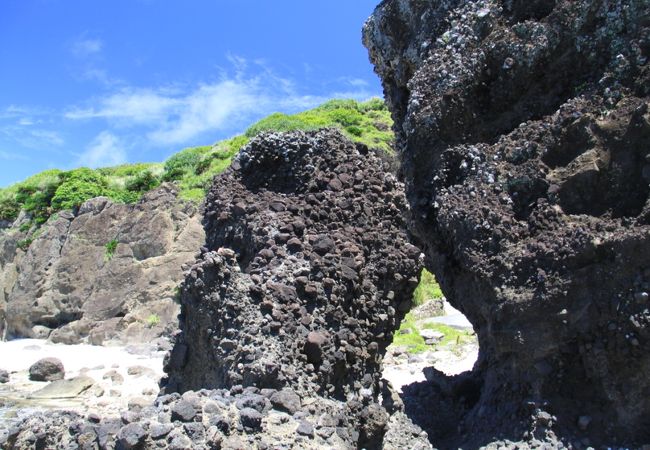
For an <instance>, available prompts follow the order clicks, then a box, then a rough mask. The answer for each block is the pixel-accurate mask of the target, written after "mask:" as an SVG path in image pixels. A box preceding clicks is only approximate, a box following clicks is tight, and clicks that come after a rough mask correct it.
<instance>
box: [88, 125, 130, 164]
mask: <svg viewBox="0 0 650 450" xmlns="http://www.w3.org/2000/svg"><path fill="white" fill-rule="evenodd" d="M125 162H126V150H125V149H124V147H123V146H122V143H121V142H120V139H119V138H118V137H117V136H115V135H114V134H112V133H109V132H108V131H102V132H101V133H99V134H98V135H97V136H96V137H95V139H93V141H92V142H91V143H90V144H89V145H88V148H87V149H86V151H85V152H84V153H82V154H81V155H80V156H79V161H78V163H79V165H81V166H86V167H92V168H95V167H105V166H116V165H118V164H123V163H125Z"/></svg>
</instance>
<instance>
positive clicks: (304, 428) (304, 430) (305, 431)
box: [296, 420, 314, 437]
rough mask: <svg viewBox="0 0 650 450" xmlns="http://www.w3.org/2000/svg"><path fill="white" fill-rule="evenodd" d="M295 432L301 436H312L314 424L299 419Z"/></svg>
mask: <svg viewBox="0 0 650 450" xmlns="http://www.w3.org/2000/svg"><path fill="white" fill-rule="evenodd" d="M296 433H298V434H300V435H302V436H308V437H314V425H312V424H311V423H309V422H308V421H306V420H301V421H300V424H299V425H298V428H297V429H296Z"/></svg>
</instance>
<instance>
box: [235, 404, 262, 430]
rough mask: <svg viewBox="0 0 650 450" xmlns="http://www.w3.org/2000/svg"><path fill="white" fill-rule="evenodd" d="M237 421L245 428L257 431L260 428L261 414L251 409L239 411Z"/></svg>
mask: <svg viewBox="0 0 650 450" xmlns="http://www.w3.org/2000/svg"><path fill="white" fill-rule="evenodd" d="M239 420H240V422H241V424H242V425H243V426H244V427H246V428H250V429H253V430H258V429H260V428H261V427H262V414H260V413H259V411H257V410H255V409H253V408H244V409H242V410H241V411H239Z"/></svg>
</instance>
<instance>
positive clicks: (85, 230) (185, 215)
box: [0, 183, 205, 345]
mask: <svg viewBox="0 0 650 450" xmlns="http://www.w3.org/2000/svg"><path fill="white" fill-rule="evenodd" d="M177 192H178V188H177V187H175V186H174V185H173V184H167V183H165V184H163V185H161V186H160V187H159V188H157V189H155V190H154V191H151V192H149V193H147V194H145V196H144V197H143V199H142V201H141V202H139V203H137V204H135V205H123V204H115V203H112V202H111V201H109V200H108V199H106V198H98V199H92V200H90V201H88V202H86V203H84V204H83V205H82V207H81V208H80V209H79V211H78V213H77V214H76V216H73V215H72V214H68V213H66V212H62V213H59V214H58V218H56V219H51V220H49V221H48V222H47V223H45V224H44V225H43V226H42V227H41V229H40V234H39V236H38V237H37V238H36V239H34V241H33V242H32V244H31V245H30V247H29V251H28V252H27V253H26V254H25V253H23V252H21V251H17V250H16V243H17V241H18V240H20V239H23V238H24V236H22V234H21V233H14V232H11V233H2V234H0V285H1V286H3V290H2V294H0V327H2V326H3V324H4V321H3V320H2V318H3V317H6V320H7V329H6V330H5V331H6V333H7V335H8V337H44V336H45V335H46V334H48V333H49V331H48V330H49V329H50V328H47V329H46V328H45V327H41V325H40V324H42V323H47V324H48V327H51V328H52V330H51V334H50V337H49V338H50V339H51V340H52V341H53V342H61V343H79V342H80V340H81V339H82V338H83V337H86V336H88V340H89V341H90V342H91V343H93V344H96V345H101V344H102V343H103V342H108V341H116V342H129V343H133V342H150V341H152V340H153V339H155V338H157V337H158V336H160V335H161V334H162V333H163V332H164V331H165V328H167V327H169V328H172V327H175V326H176V323H177V318H176V317H177V315H178V305H177V303H176V302H175V301H174V296H175V290H176V288H177V286H178V283H179V282H180V281H181V279H182V276H183V272H182V269H181V266H182V265H183V264H185V263H189V262H191V261H192V260H193V258H194V256H195V254H196V250H197V249H198V248H199V246H200V245H201V244H202V243H203V242H204V241H205V235H204V232H203V228H202V227H201V223H200V217H199V216H200V215H199V214H198V208H197V207H196V206H194V205H192V204H189V203H186V202H184V201H182V200H180V199H178V198H177ZM116 237H118V240H119V245H118V246H117V248H116V250H115V252H114V254H113V255H112V256H111V257H109V256H107V252H106V244H107V243H109V242H110V241H112V240H113V239H116ZM5 292H6V293H7V295H6V298H5ZM152 316H156V317H157V318H158V320H159V323H158V324H157V325H156V326H150V325H149V323H148V319H149V318H150V317H152ZM2 334H3V330H1V329H0V336H2Z"/></svg>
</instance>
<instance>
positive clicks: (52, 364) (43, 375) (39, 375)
mask: <svg viewBox="0 0 650 450" xmlns="http://www.w3.org/2000/svg"><path fill="white" fill-rule="evenodd" d="M64 376H65V369H64V368H63V363H62V362H61V360H60V359H57V358H43V359H41V360H38V361H36V362H35V363H34V364H32V366H31V367H30V368H29V379H30V380H32V381H56V380H62V379H63V377H64Z"/></svg>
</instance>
